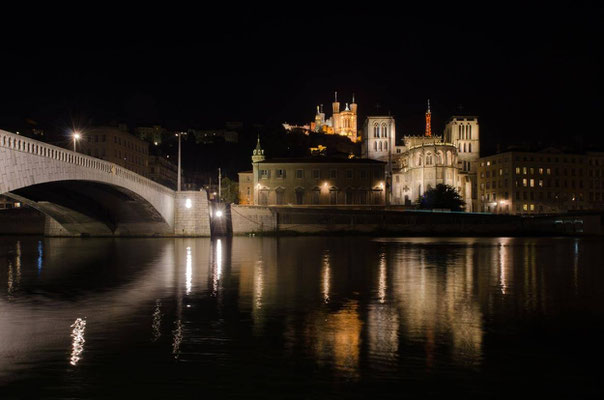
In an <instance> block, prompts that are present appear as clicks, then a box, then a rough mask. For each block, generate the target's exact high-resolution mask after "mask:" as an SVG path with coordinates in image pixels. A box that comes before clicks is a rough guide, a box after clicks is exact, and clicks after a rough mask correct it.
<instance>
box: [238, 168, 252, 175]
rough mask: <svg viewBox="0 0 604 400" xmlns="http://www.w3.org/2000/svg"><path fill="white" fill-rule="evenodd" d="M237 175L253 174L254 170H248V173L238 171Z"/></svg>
mask: <svg viewBox="0 0 604 400" xmlns="http://www.w3.org/2000/svg"><path fill="white" fill-rule="evenodd" d="M237 173H238V174H253V173H254V170H253V169H251V170H249V171H239V172H237Z"/></svg>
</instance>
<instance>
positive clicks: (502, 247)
mask: <svg viewBox="0 0 604 400" xmlns="http://www.w3.org/2000/svg"><path fill="white" fill-rule="evenodd" d="M507 252H508V249H507V246H506V244H505V243H502V242H500V243H499V286H500V287H501V293H502V294H506V290H507V289H508V285H507V274H508V271H507V269H508V265H507V260H506V258H507Z"/></svg>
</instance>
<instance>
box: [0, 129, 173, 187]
mask: <svg viewBox="0 0 604 400" xmlns="http://www.w3.org/2000/svg"><path fill="white" fill-rule="evenodd" d="M0 147H4V148H8V149H11V150H14V151H20V152H22V153H28V154H32V155H35V156H40V157H46V158H49V159H52V160H57V161H62V162H65V163H69V164H73V165H78V166H81V167H85V168H91V169H95V170H97V171H102V172H106V173H108V174H112V175H115V176H119V177H121V178H124V179H128V180H130V181H133V182H136V183H138V184H140V185H144V186H148V187H151V188H153V189H155V190H159V191H162V192H165V193H169V194H173V193H174V191H173V190H172V189H169V188H167V187H165V186H163V185H160V184H159V183H157V182H154V181H152V180H151V179H148V178H145V177H143V176H140V175H139V174H137V173H135V172H132V171H130V170H129V169H126V168H124V167H121V166H119V165H117V164H114V163H111V162H108V161H104V160H100V159H98V158H95V157H91V156H88V155H85V154H82V153H77V152H74V151H71V150H67V149H64V148H62V147H57V146H53V145H51V144H47V143H43V142H40V141H37V140H35V139H30V138H26V137H23V136H20V135H16V134H14V133H11V132H7V131H3V130H1V129H0Z"/></svg>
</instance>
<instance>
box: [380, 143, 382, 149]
mask: <svg viewBox="0 0 604 400" xmlns="http://www.w3.org/2000/svg"><path fill="white" fill-rule="evenodd" d="M380 151H382V142H380Z"/></svg>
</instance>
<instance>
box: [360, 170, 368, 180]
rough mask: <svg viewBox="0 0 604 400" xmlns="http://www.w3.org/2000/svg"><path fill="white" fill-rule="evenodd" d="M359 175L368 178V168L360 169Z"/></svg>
mask: <svg viewBox="0 0 604 400" xmlns="http://www.w3.org/2000/svg"><path fill="white" fill-rule="evenodd" d="M359 176H360V177H361V179H366V178H367V170H366V169H362V170H360V171H359Z"/></svg>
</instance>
